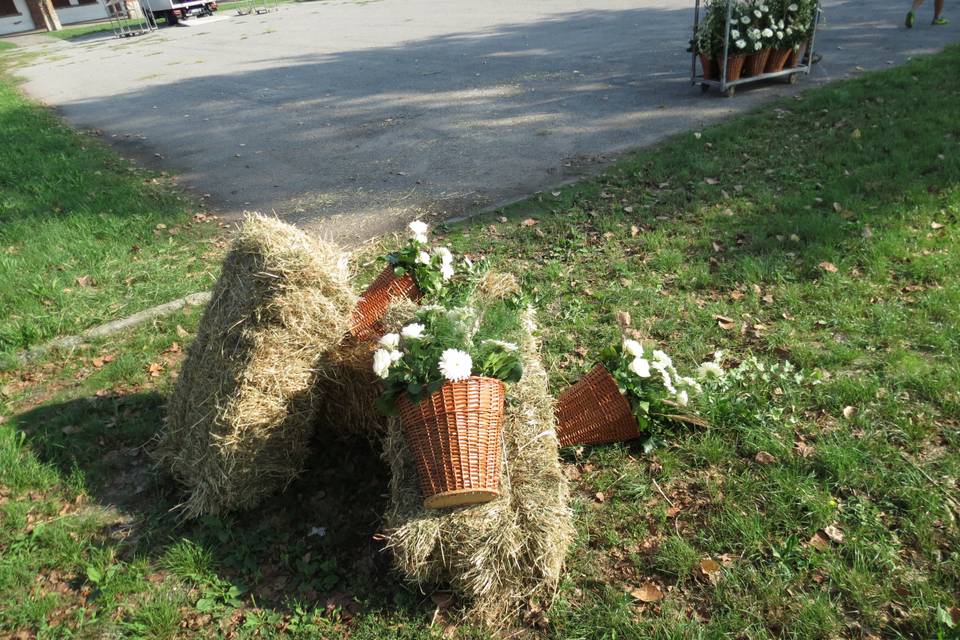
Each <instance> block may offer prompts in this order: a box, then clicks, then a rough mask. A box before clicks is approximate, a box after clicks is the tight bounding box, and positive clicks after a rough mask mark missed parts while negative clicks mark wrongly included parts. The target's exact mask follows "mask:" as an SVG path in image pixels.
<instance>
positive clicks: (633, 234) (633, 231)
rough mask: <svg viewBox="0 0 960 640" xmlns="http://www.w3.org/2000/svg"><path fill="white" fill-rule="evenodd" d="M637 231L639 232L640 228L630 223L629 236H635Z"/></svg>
mask: <svg viewBox="0 0 960 640" xmlns="http://www.w3.org/2000/svg"><path fill="white" fill-rule="evenodd" d="M638 233H640V229H638V228H637V225H635V224H632V225H630V237H631V238H636V237H637V234H638Z"/></svg>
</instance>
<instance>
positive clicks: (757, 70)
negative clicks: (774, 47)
mask: <svg viewBox="0 0 960 640" xmlns="http://www.w3.org/2000/svg"><path fill="white" fill-rule="evenodd" d="M769 58H770V49H761V50H760V51H757V52H756V53H754V54H752V55H749V56H747V61H746V62H745V63H744V65H743V75H745V76H748V77H749V76H759V75H763V70H764V69H766V68H767V60H768V59H769Z"/></svg>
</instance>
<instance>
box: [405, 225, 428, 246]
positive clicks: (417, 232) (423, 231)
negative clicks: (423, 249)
mask: <svg viewBox="0 0 960 640" xmlns="http://www.w3.org/2000/svg"><path fill="white" fill-rule="evenodd" d="M407 228H408V229H410V233H412V234H413V239H414V240H416V241H417V242H429V238H427V229H429V228H430V227H428V226H427V223H426V222H421V221H419V220H414V221H413V222H411V223H410V224H408V225H407Z"/></svg>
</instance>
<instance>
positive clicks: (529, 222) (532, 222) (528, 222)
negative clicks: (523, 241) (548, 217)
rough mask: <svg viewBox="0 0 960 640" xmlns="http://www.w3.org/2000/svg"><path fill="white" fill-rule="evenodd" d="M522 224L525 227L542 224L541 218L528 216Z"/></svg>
mask: <svg viewBox="0 0 960 640" xmlns="http://www.w3.org/2000/svg"><path fill="white" fill-rule="evenodd" d="M520 224H521V225H523V226H524V227H533V226H536V225H538V224H540V221H539V220H534V219H533V218H527V219H526V220H524V221H523V222H521V223H520Z"/></svg>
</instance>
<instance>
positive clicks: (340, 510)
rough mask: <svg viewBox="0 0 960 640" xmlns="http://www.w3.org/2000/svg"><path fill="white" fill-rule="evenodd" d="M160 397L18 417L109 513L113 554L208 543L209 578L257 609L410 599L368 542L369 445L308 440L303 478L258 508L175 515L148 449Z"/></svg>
mask: <svg viewBox="0 0 960 640" xmlns="http://www.w3.org/2000/svg"><path fill="white" fill-rule="evenodd" d="M163 405H164V399H163V397H162V396H161V395H159V394H157V393H133V394H129V395H113V394H111V395H104V396H102V397H86V398H78V399H74V400H70V401H67V402H63V403H58V404H50V405H46V406H42V407H39V408H37V409H33V410H31V411H28V412H26V413H23V414H21V415H20V416H18V417H17V424H18V426H19V428H20V430H21V431H22V432H23V433H24V434H26V436H27V438H28V441H29V442H30V444H31V446H32V448H33V449H34V451H35V452H36V454H37V456H38V457H39V458H40V459H41V460H43V461H44V462H47V463H50V464H53V465H55V466H56V467H58V468H59V470H60V472H61V474H62V476H63V477H64V478H66V477H67V476H69V475H71V474H73V473H75V470H80V471H81V472H82V473H83V477H84V479H85V482H86V487H87V492H88V493H89V494H90V495H91V497H93V498H94V499H95V500H96V501H97V502H98V503H99V504H100V505H102V506H104V507H107V508H113V509H115V510H116V512H117V514H118V519H122V523H123V524H122V526H123V527H124V528H125V529H126V530H127V531H126V532H125V535H124V540H123V542H117V541H111V539H110V536H104V539H105V540H106V541H107V542H106V543H105V544H107V545H114V546H115V547H116V552H117V557H118V559H121V560H128V561H129V560H132V559H133V558H134V557H138V556H143V555H146V556H147V557H149V558H151V559H152V560H154V561H159V563H160V565H161V566H162V565H163V558H164V556H165V554H166V553H167V551H168V550H169V549H170V548H171V547H172V546H173V545H175V544H178V543H180V542H181V541H183V540H189V541H191V542H193V543H195V544H197V545H200V546H202V547H204V548H206V549H207V550H208V551H209V552H210V554H211V555H212V557H213V558H214V560H215V566H214V571H215V572H216V574H217V575H218V577H219V578H221V579H225V580H229V581H230V582H232V583H234V584H237V585H240V586H241V588H242V589H243V590H244V594H245V596H250V597H251V598H250V602H251V603H253V604H255V605H256V606H259V607H269V608H273V609H275V610H277V611H279V612H281V613H286V612H289V611H291V610H292V608H294V607H297V606H303V605H305V606H307V607H314V606H316V607H320V608H321V609H322V608H324V607H325V606H326V607H328V608H329V607H340V608H341V609H342V610H343V611H346V612H348V614H349V613H355V612H356V611H357V610H358V608H360V607H362V608H363V609H369V610H382V609H384V608H396V607H398V606H400V607H404V606H412V607H416V602H417V601H418V599H419V598H418V596H417V595H416V594H413V593H410V594H409V597H406V595H405V594H406V592H405V588H404V587H403V586H402V585H401V584H400V583H399V581H398V580H397V579H396V578H395V577H394V576H393V575H392V574H391V571H390V566H389V557H388V555H387V554H386V553H384V552H383V549H382V545H381V544H380V543H379V542H377V540H376V532H377V531H378V527H379V523H380V516H381V514H382V513H383V512H384V510H385V508H386V503H387V500H386V490H387V489H386V487H387V481H388V476H387V471H386V468H385V466H384V464H383V462H382V461H381V459H380V455H379V451H377V450H376V449H375V448H374V447H373V446H372V445H371V444H369V443H368V442H366V441H364V440H359V441H352V442H346V441H332V440H326V439H320V438H318V439H317V440H315V442H314V451H313V454H312V456H311V457H310V459H309V461H308V463H307V471H306V472H305V473H304V474H303V476H302V477H301V478H300V479H299V480H297V481H296V482H294V483H293V484H292V485H291V486H290V487H288V488H287V490H286V491H284V492H282V493H281V494H279V495H276V496H274V497H273V498H271V499H270V500H269V501H268V502H267V503H266V504H264V505H263V506H261V507H260V508H258V509H255V510H252V511H249V512H246V513H237V514H229V515H223V516H206V517H203V518H200V519H198V520H194V521H182V520H181V519H180V518H179V516H178V513H177V510H176V507H177V504H178V502H179V500H180V499H181V497H182V495H181V494H180V492H179V488H178V487H177V485H176V484H175V483H174V482H173V480H172V479H171V478H170V477H168V476H167V475H165V474H164V473H163V472H161V471H160V470H158V469H157V468H156V467H155V466H154V464H153V461H152V460H151V459H150V456H149V446H150V441H151V438H152V437H153V435H154V434H155V433H157V431H158V430H159V429H160V427H161V425H162V421H163V415H164V406H163ZM107 528H108V529H112V528H115V525H108V526H107ZM105 533H109V532H105ZM398 594H399V595H398Z"/></svg>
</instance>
